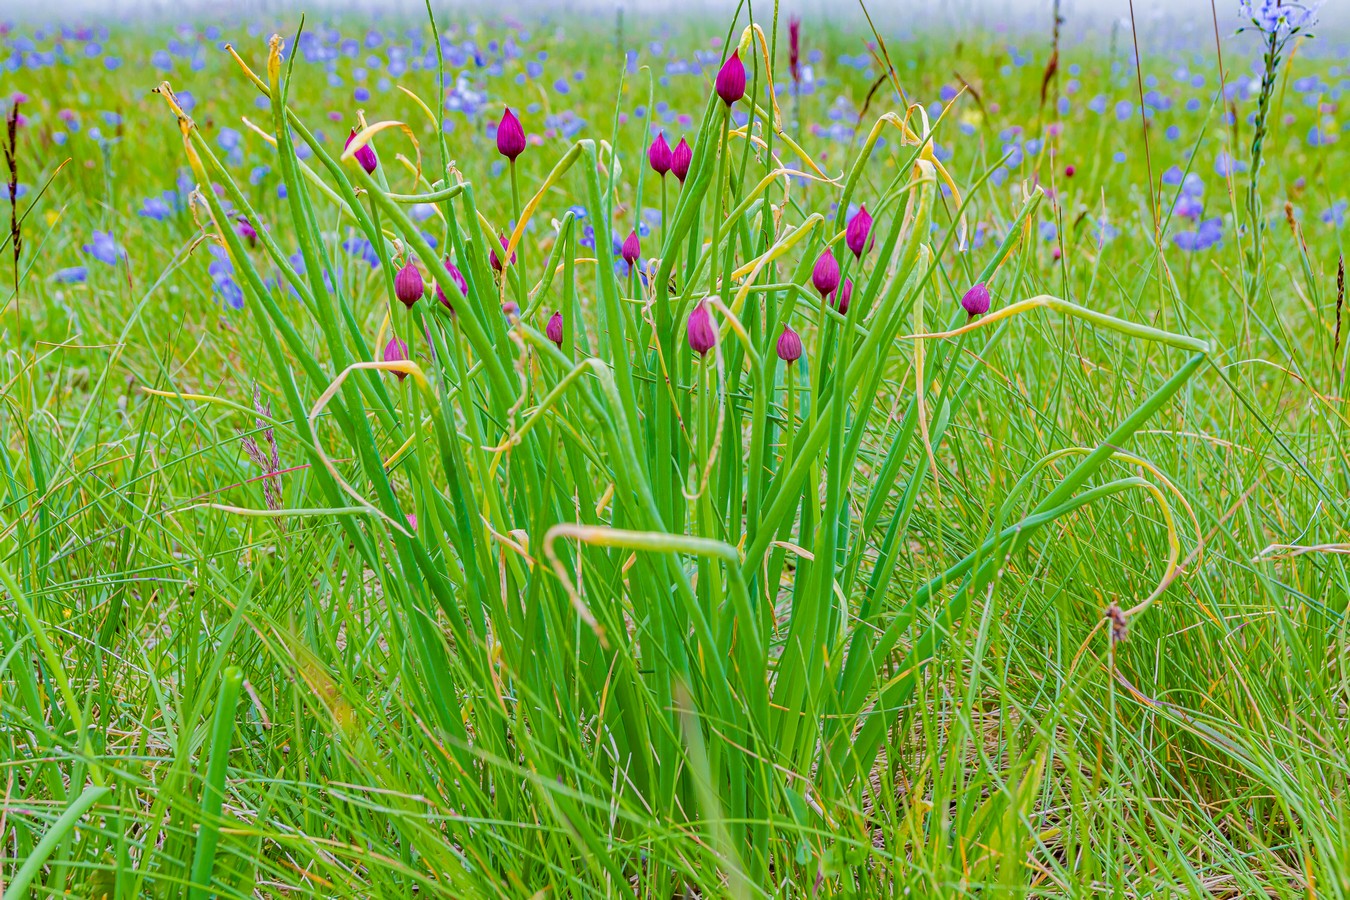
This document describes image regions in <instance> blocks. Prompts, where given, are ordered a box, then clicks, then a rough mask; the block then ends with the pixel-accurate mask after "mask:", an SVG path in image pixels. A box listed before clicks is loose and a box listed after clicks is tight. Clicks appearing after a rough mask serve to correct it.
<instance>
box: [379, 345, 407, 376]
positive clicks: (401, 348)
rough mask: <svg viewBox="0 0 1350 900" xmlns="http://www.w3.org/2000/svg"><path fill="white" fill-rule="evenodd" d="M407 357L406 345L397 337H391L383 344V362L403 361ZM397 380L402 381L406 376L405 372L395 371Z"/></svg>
mask: <svg viewBox="0 0 1350 900" xmlns="http://www.w3.org/2000/svg"><path fill="white" fill-rule="evenodd" d="M407 358H408V345H407V344H405V343H403V342H402V341H400V340H399V339H398V338H397V337H391V338H390V339H389V343H387V344H385V345H384V361H385V362H403V361H404V360H406V359H407ZM394 374H395V375H397V376H398V380H399V381H402V380H403V379H404V377H406V376H407V374H408V373H407V372H395V373H394Z"/></svg>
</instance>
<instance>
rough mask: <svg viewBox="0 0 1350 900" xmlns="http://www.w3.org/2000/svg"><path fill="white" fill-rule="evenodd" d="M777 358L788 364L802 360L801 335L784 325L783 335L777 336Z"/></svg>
mask: <svg viewBox="0 0 1350 900" xmlns="http://www.w3.org/2000/svg"><path fill="white" fill-rule="evenodd" d="M778 358H779V359H781V360H782V361H783V362H785V363H789V364H791V363H795V362H796V361H797V360H799V359H801V358H802V338H801V335H799V334H797V332H795V331H793V330H792V329H791V328H789V327H788V326H786V325H784V326H783V333H782V334H780V335H779V336H778Z"/></svg>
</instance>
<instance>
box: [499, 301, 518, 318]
mask: <svg viewBox="0 0 1350 900" xmlns="http://www.w3.org/2000/svg"><path fill="white" fill-rule="evenodd" d="M502 312H503V313H505V314H506V321H508V322H515V321H516V320H517V319H519V318H520V304H519V303H517V302H516V301H514V300H507V301H506V302H505V303H503V304H502Z"/></svg>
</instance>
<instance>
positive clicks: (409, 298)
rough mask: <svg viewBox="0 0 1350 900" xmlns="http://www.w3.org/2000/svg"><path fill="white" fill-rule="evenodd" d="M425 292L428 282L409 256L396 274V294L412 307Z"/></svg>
mask: <svg viewBox="0 0 1350 900" xmlns="http://www.w3.org/2000/svg"><path fill="white" fill-rule="evenodd" d="M425 293H426V282H424V281H423V280H422V272H421V270H420V269H418V268H417V264H416V263H414V262H413V261H412V258H411V257H409V259H408V261H407V262H406V263H404V264H403V268H401V269H399V270H398V274H397V275H395V276H394V296H395V297H397V298H398V300H399V302H400V303H402V304H403V305H404V306H406V307H408V309H412V308H413V304H414V303H416V302H417V301H418V300H421V299H422V295H423V294H425Z"/></svg>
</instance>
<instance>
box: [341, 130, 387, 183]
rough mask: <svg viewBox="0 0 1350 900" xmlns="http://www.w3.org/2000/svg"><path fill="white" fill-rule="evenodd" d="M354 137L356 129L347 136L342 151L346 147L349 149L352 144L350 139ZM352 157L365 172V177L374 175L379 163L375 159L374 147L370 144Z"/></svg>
mask: <svg viewBox="0 0 1350 900" xmlns="http://www.w3.org/2000/svg"><path fill="white" fill-rule="evenodd" d="M355 137H356V129H355V128H353V129H352V132H351V134H349V135H347V143H345V144H343V145H342V149H343V150H346V149H347V148H348V147H350V146H351V144H352V139H353V138H355ZM352 155H353V156H354V157H356V161H357V162H358V163H360V164H361V168H363V169H365V170H366V174H367V175H373V174H375V168H376V167H377V166H379V164H380V161H379V160H378V159H376V158H375V148H374V147H372V146H370V144H366V145H365V146H363V147H362V148H361V149H360V150H357V151H356V152H355V153H354V154H352Z"/></svg>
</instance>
